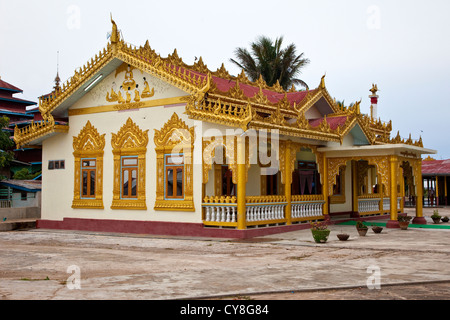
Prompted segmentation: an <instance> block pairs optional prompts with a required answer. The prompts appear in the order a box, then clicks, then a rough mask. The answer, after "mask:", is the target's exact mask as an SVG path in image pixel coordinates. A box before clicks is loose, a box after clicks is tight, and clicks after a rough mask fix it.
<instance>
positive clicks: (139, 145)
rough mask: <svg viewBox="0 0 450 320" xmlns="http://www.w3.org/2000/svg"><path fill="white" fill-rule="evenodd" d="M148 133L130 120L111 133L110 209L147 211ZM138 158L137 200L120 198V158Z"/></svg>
mask: <svg viewBox="0 0 450 320" xmlns="http://www.w3.org/2000/svg"><path fill="white" fill-rule="evenodd" d="M148 131H149V130H146V131H143V130H141V129H140V128H139V126H138V125H136V123H134V122H133V120H132V119H131V118H128V120H127V122H126V123H125V124H124V125H123V127H122V128H121V129H120V130H119V132H118V133H117V134H114V133H112V137H111V146H112V152H113V156H114V185H113V201H112V204H111V209H127V210H147V205H146V197H145V176H146V173H145V157H146V154H147V145H148ZM124 156H134V157H137V158H138V183H137V198H135V199H134V198H133V199H130V198H122V197H121V193H122V186H121V180H122V179H121V175H122V166H121V164H122V162H121V161H122V157H124Z"/></svg>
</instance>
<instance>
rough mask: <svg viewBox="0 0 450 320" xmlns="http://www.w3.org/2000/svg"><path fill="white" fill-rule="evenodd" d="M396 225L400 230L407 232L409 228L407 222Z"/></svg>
mask: <svg viewBox="0 0 450 320" xmlns="http://www.w3.org/2000/svg"><path fill="white" fill-rule="evenodd" d="M398 225H399V226H400V229H402V230H407V229H408V226H409V221H399V222H398Z"/></svg>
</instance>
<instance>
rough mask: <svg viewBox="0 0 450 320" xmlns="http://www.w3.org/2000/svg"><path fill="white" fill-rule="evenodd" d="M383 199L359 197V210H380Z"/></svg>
mask: <svg viewBox="0 0 450 320" xmlns="http://www.w3.org/2000/svg"><path fill="white" fill-rule="evenodd" d="M380 201H381V199H377V198H373V199H358V212H359V213H367V212H379V211H380Z"/></svg>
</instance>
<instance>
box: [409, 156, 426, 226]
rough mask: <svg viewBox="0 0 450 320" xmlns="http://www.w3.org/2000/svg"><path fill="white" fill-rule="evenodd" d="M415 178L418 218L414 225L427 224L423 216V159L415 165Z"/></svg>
mask: <svg viewBox="0 0 450 320" xmlns="http://www.w3.org/2000/svg"><path fill="white" fill-rule="evenodd" d="M413 170H414V178H415V180H416V181H415V187H416V216H415V217H414V219H413V221H412V223H414V224H427V220H426V219H425V218H424V216H423V180H422V159H420V160H417V161H416V163H415V164H414V169H413Z"/></svg>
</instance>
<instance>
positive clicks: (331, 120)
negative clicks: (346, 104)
mask: <svg viewBox="0 0 450 320" xmlns="http://www.w3.org/2000/svg"><path fill="white" fill-rule="evenodd" d="M345 121H347V116H341V117H327V122H328V124H329V125H330V128H331V130H336V129H337V127H339V126H342V125H343V124H344V123H345ZM322 122H323V118H319V119H313V120H309V124H310V125H311V127H313V128H315V127H318V126H319V125H320V124H321V123H322Z"/></svg>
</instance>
